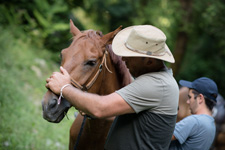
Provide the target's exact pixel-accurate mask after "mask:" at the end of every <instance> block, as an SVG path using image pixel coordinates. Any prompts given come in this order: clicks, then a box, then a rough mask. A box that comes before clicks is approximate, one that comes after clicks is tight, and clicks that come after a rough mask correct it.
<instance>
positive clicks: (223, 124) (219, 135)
mask: <svg viewBox="0 0 225 150" xmlns="http://www.w3.org/2000/svg"><path fill="white" fill-rule="evenodd" d="M179 96H180V97H179V111H178V114H177V122H178V121H180V120H182V119H183V118H185V117H187V116H189V115H191V113H190V110H189V106H188V104H187V103H186V101H187V99H188V88H186V87H181V88H180V95H179ZM213 117H214V119H215V123H216V136H215V140H214V143H213V145H212V147H211V150H225V100H224V99H223V97H222V96H221V95H218V97H217V104H216V106H214V108H213Z"/></svg>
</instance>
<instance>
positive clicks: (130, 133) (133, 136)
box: [105, 69, 179, 150]
mask: <svg viewBox="0 0 225 150" xmlns="http://www.w3.org/2000/svg"><path fill="white" fill-rule="evenodd" d="M116 92H117V93H118V94H119V95H120V96H121V97H122V98H123V99H124V100H125V101H126V102H127V103H128V104H129V105H130V106H131V107H132V108H133V109H134V111H135V112H136V113H133V114H126V115H121V116H118V117H117V118H116V119H115V120H114V122H113V125H112V127H111V129H110V132H109V135H108V138H107V141H106V144H105V149H106V150H128V149H129V150H132V149H133V150H165V149H168V147H169V144H170V141H171V137H172V134H173V130H174V127H175V123H176V114H177V108H178V99H179V88H178V85H177V82H176V81H175V79H174V78H173V75H172V71H171V70H168V69H165V70H162V71H160V72H153V73H148V74H144V75H142V76H140V77H138V78H137V79H135V80H134V82H132V83H131V84H129V85H128V86H126V87H124V88H122V89H120V90H118V91H116Z"/></svg>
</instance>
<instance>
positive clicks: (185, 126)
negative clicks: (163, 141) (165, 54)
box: [169, 77, 218, 150]
mask: <svg viewBox="0 0 225 150" xmlns="http://www.w3.org/2000/svg"><path fill="white" fill-rule="evenodd" d="M179 84H180V85H181V86H185V87H188V88H189V93H188V100H187V103H188V104H189V106H190V110H191V114H192V115H190V116H188V117H186V118H184V119H183V120H181V121H179V122H178V123H176V126H175V130H174V133H173V136H172V142H171V144H170V148H169V149H170V150H191V149H194V150H208V149H209V148H210V146H211V145H212V143H213V140H214V137H215V132H216V127H215V123H214V118H213V117H212V108H213V106H214V105H215V104H216V97H217V95H218V88H217V85H216V83H215V82H214V81H213V80H211V79H209V78H206V77H201V78H198V79H196V80H194V81H193V82H189V81H185V80H180V82H179Z"/></svg>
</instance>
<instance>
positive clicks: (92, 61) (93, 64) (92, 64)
mask: <svg viewBox="0 0 225 150" xmlns="http://www.w3.org/2000/svg"><path fill="white" fill-rule="evenodd" d="M95 64H96V61H95V60H89V61H87V63H86V64H85V65H88V66H95Z"/></svg>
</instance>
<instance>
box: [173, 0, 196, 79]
mask: <svg viewBox="0 0 225 150" xmlns="http://www.w3.org/2000/svg"><path fill="white" fill-rule="evenodd" d="M179 1H180V4H181V9H182V10H184V11H183V14H182V17H181V22H180V30H178V33H177V40H176V44H175V49H174V52H173V54H174V58H175V63H174V64H172V69H173V73H174V76H176V75H177V74H178V73H179V70H180V67H181V64H182V60H183V58H184V56H185V53H186V48H187V44H188V33H187V31H186V30H185V29H188V28H187V27H186V26H188V25H189V24H191V14H192V0H179Z"/></svg>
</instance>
